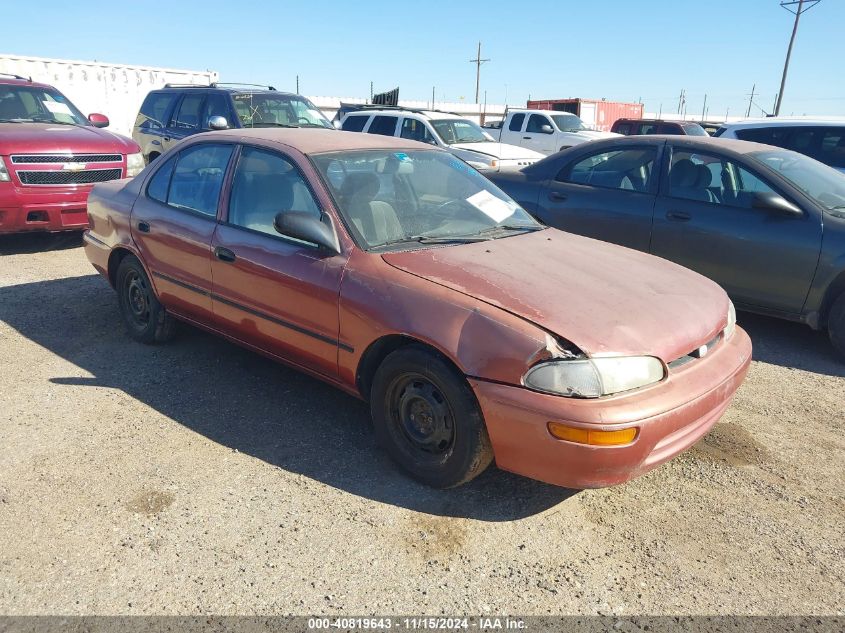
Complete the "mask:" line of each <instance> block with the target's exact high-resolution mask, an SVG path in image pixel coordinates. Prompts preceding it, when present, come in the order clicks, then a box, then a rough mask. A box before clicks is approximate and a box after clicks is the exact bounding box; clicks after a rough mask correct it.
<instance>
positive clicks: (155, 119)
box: [136, 92, 178, 128]
mask: <svg viewBox="0 0 845 633" xmlns="http://www.w3.org/2000/svg"><path fill="white" fill-rule="evenodd" d="M177 96H178V93H175V92H151V93H150V94H148V95H147V98H146V99H144V103H143V104H142V105H141V115H143V116H141V117H139V118H140V119H141V120H140V121H139V122H138V123H136V125H139V126H140V127H154V128H162V127H164V124H165V122H166V117H167V112H168V110H170V106H171V105H172V104H173V102H174V101H175V100H176V97H177Z"/></svg>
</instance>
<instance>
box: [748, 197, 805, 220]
mask: <svg viewBox="0 0 845 633" xmlns="http://www.w3.org/2000/svg"><path fill="white" fill-rule="evenodd" d="M751 206H752V207H753V208H754V209H763V210H764V211H772V212H774V213H778V214H780V215H789V216H792V217H800V216H802V215H804V212H803V211H802V210H801V209H800V208H799V207H797V206H795V205H794V204H792V203H791V202H789V200H787V199H786V198H784V197H783V196H779V195H778V194H776V193H773V192H771V191H759V192H757V193H755V194H754V198H753V199H752V201H751Z"/></svg>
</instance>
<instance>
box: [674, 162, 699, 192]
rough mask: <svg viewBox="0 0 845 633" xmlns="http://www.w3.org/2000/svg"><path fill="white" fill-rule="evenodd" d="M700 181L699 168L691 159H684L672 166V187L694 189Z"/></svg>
mask: <svg viewBox="0 0 845 633" xmlns="http://www.w3.org/2000/svg"><path fill="white" fill-rule="evenodd" d="M697 180H698V168H697V167H696V166H695V163H694V162H692V161H691V160H690V159H689V158H682V159H681V160H679V161H677V162H676V163H675V164H674V165H672V185H674V186H675V187H694V186H695V183H696V181H697Z"/></svg>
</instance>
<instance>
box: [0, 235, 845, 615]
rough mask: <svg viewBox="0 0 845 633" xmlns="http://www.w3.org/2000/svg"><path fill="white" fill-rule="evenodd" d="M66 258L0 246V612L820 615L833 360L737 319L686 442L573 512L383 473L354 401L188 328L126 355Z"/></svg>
mask: <svg viewBox="0 0 845 633" xmlns="http://www.w3.org/2000/svg"><path fill="white" fill-rule="evenodd" d="M79 243H80V242H79V240H78V237H75V236H72V237H63V238H58V239H55V238H54V239H48V238H45V237H23V238H20V237H14V238H12V237H6V238H2V239H0V446H2V451H0V613H2V614H189V615H193V614H206V613H215V614H287V613H297V614H320V613H322V614H344V615H350V614H358V615H361V614H369V613H379V614H416V613H426V614H439V613H445V614H459V613H468V614H485V613H499V614H508V613H509V614H523V615H528V614H566V613H570V614H596V613H600V614H610V613H613V614H620V615H626V614H641V613H645V614H654V615H657V614H705V613H706V614H769V615H778V614H830V615H833V614H838V615H842V614H843V613H845V607H843V605H845V529H843V525H845V501H843V489H844V488H843V482H845V459H844V458H843V449H845V439H843V431H845V362H842V361H839V360H837V359H836V358H835V357H834V355H833V352H832V351H831V349H830V347H829V346H828V344H827V340H826V338H825V337H824V336H823V335H822V334H819V333H815V332H812V331H811V330H810V329H809V328H806V327H803V326H800V325H795V324H790V323H785V322H780V321H776V320H772V319H766V318H761V317H754V316H751V315H742V314H741V315H740V324H741V325H742V326H743V327H744V328H746V329H747V330H748V332H749V333H750V335H751V337H752V339H753V341H754V358H755V360H754V362H753V364H752V367H751V370H750V373H749V376H748V379H747V381H746V383H745V384H744V385H743V387H742V388H741V389H740V391H739V392H738V394H737V396H736V398H735V400H734V402H733V404H732V406H731V407H730V408H729V410H728V412H727V413H726V414H725V416H724V417H723V418H722V421H721V422H720V423H719V424H718V425H717V426H716V427H715V428H714V430H713V432H712V433H711V434H710V435H709V436H708V437H707V438H706V439H705V440H704V441H703V442H701V443H700V444H699V445H698V446H696V447H695V448H693V449H692V450H690V451H689V452H687V453H685V454H683V455H681V456H679V457H677V458H676V459H674V460H673V461H671V462H669V463H668V464H666V465H664V466H662V467H660V468H658V469H657V470H655V471H653V472H651V473H649V474H648V475H646V476H644V477H642V478H640V479H637V480H635V481H633V482H631V483H628V484H626V485H623V486H619V487H616V488H611V489H605V490H592V491H582V492H576V491H572V490H565V489H560V488H555V487H552V486H548V485H545V484H541V483H538V482H535V481H531V480H528V479H524V478H522V477H518V476H515V475H510V474H507V473H504V472H502V471H498V470H496V469H495V468H491V469H490V470H488V471H487V472H486V473H485V474H484V475H482V476H481V477H480V478H479V479H478V480H476V481H474V482H472V483H471V484H469V485H467V486H464V487H462V488H459V489H456V490H451V491H445V492H439V491H434V490H430V489H427V488H425V487H423V486H420V485H417V484H415V483H414V482H412V481H411V480H409V479H407V478H406V477H405V476H403V475H402V474H401V473H400V472H399V471H397V470H396V469H395V468H394V467H393V465H392V464H391V462H390V461H389V460H388V458H387V457H386V456H385V454H384V453H383V452H382V451H381V450H379V449H378V448H377V447H376V446H375V444H374V439H373V435H372V432H371V430H370V428H369V426H368V413H367V409H366V407H365V405H363V404H362V403H359V402H358V401H356V400H354V399H353V398H350V397H348V396H346V395H344V394H342V393H340V392H338V391H335V390H333V389H332V388H331V387H328V386H326V385H324V384H322V383H320V382H317V381H315V380H312V379H310V378H307V377H305V376H303V375H300V374H298V373H296V372H294V371H291V370H289V369H286V368H285V367H282V366H279V365H277V364H274V363H272V362H270V361H268V360H266V359H264V358H262V357H259V356H257V355H255V354H253V353H250V352H248V351H245V350H243V349H240V348H238V347H236V346H234V345H231V344H229V343H226V342H224V341H222V340H219V339H217V338H214V337H212V336H209V335H207V334H204V333H201V332H199V331H197V330H194V329H192V328H189V327H182V328H181V331H180V335H179V337H178V338H177V340H176V341H174V342H173V343H172V344H170V345H167V346H161V347H147V346H143V345H140V344H137V343H134V342H133V341H131V340H130V339H129V338H128V337H127V336H126V335H125V334H124V332H123V329H122V326H121V324H120V321H119V317H118V310H117V302H116V298H115V295H114V292H113V291H112V290H111V288H109V286H108V285H107V284H106V282H105V281H104V280H103V279H101V278H100V277H98V276H96V275H95V274H94V271H93V269H92V268H91V267H90V265H89V264H88V262H87V260H86V259H85V256H84V254H83V252H82V249H81V248H79Z"/></svg>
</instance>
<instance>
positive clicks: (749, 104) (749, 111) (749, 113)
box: [745, 84, 757, 119]
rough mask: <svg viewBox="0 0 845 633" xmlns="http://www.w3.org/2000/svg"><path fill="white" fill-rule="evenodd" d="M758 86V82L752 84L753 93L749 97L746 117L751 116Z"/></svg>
mask: <svg viewBox="0 0 845 633" xmlns="http://www.w3.org/2000/svg"><path fill="white" fill-rule="evenodd" d="M756 87H757V84H753V85H752V86H751V95H750V96H749V97H748V110H747V111H746V112H745V118H746V119H747V118H748V117H750V116H751V104H752V103H754V89H755V88H756Z"/></svg>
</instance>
